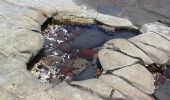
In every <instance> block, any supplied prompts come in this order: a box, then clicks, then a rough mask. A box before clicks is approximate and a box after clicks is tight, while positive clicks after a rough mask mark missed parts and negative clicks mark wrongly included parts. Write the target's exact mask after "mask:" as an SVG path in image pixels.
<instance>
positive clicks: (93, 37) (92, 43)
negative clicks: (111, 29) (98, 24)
mask: <svg viewBox="0 0 170 100" xmlns="http://www.w3.org/2000/svg"><path fill="white" fill-rule="evenodd" d="M105 38H106V35H105V34H104V33H103V32H101V31H97V30H96V29H89V30H86V31H85V32H84V33H82V34H81V35H80V36H78V38H76V39H75V40H74V41H73V43H72V44H71V45H72V46H73V47H74V48H78V49H82V48H94V47H96V46H99V45H100V44H101V43H103V42H104V41H105Z"/></svg>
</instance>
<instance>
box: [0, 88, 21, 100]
mask: <svg viewBox="0 0 170 100" xmlns="http://www.w3.org/2000/svg"><path fill="white" fill-rule="evenodd" d="M0 97H1V100H20V99H19V98H18V97H17V96H15V95H14V94H12V93H9V92H7V91H5V90H3V89H1V88H0Z"/></svg>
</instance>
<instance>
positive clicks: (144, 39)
mask: <svg viewBox="0 0 170 100" xmlns="http://www.w3.org/2000/svg"><path fill="white" fill-rule="evenodd" d="M130 40H134V41H138V42H141V43H144V44H146V45H149V46H152V47H155V48H157V49H160V50H162V51H163V52H165V53H167V54H168V55H170V45H169V44H170V41H168V40H167V39H165V38H164V37H162V36H161V35H159V34H157V33H154V32H147V33H145V34H141V35H138V36H135V37H133V38H131V39H130Z"/></svg>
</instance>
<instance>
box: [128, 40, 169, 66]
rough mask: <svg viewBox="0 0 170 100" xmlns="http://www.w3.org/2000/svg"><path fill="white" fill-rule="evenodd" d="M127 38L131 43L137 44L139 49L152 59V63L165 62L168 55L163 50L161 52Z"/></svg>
mask: <svg viewBox="0 0 170 100" xmlns="http://www.w3.org/2000/svg"><path fill="white" fill-rule="evenodd" d="M129 40H130V41H131V42H132V43H134V44H135V45H136V46H138V47H139V48H140V49H141V50H143V51H144V52H145V53H146V54H147V55H148V56H149V57H150V58H151V59H152V61H153V62H154V63H156V64H165V63H166V62H167V61H168V60H169V56H168V54H166V53H165V52H163V51H161V50H159V49H157V48H155V47H152V46H149V45H146V44H143V43H141V42H138V41H135V40H131V39H129Z"/></svg>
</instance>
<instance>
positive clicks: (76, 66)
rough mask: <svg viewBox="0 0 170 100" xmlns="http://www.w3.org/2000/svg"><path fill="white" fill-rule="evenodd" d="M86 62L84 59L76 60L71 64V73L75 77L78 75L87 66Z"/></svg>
mask: <svg viewBox="0 0 170 100" xmlns="http://www.w3.org/2000/svg"><path fill="white" fill-rule="evenodd" d="M88 64H89V63H88V61H87V60H86V59H82V58H77V59H76V60H75V61H74V62H73V66H72V67H73V71H72V72H73V73H74V74H75V75H79V74H80V73H81V72H82V71H83V70H85V69H86V68H87V66H88Z"/></svg>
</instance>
